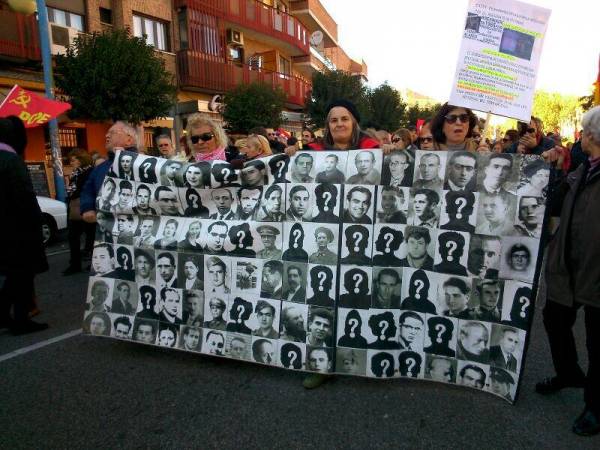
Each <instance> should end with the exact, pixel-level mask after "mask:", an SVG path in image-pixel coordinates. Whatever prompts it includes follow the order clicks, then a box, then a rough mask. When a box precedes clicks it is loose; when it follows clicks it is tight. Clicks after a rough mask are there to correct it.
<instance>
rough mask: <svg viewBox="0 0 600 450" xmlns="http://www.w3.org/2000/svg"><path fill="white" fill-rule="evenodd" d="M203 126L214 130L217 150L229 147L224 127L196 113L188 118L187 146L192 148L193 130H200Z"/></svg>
mask: <svg viewBox="0 0 600 450" xmlns="http://www.w3.org/2000/svg"><path fill="white" fill-rule="evenodd" d="M202 125H206V126H207V127H209V128H210V129H211V130H212V133H213V134H214V135H215V142H216V143H217V148H225V147H227V144H228V139H227V135H226V134H225V130H223V127H222V126H221V125H219V124H218V123H217V122H215V121H214V120H212V119H209V118H207V117H204V116H202V115H201V114H200V113H196V114H192V115H191V116H190V117H189V118H188V122H187V127H186V128H185V130H186V132H187V144H188V146H189V147H190V148H192V128H198V127H201V126H202Z"/></svg>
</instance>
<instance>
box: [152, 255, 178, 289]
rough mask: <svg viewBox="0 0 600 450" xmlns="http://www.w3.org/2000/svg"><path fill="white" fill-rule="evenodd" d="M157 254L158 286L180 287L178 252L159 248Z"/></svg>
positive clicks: (159, 287) (160, 287) (158, 287)
mask: <svg viewBox="0 0 600 450" xmlns="http://www.w3.org/2000/svg"><path fill="white" fill-rule="evenodd" d="M155 255H156V287H157V289H162V288H164V287H169V288H178V287H179V283H178V281H177V253H176V252H171V251H161V250H158V251H156V253H155Z"/></svg>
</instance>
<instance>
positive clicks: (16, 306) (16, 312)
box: [0, 271, 34, 323]
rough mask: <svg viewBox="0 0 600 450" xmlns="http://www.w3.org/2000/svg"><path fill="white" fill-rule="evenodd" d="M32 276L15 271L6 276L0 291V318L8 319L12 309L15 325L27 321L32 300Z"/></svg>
mask: <svg viewBox="0 0 600 450" xmlns="http://www.w3.org/2000/svg"><path fill="white" fill-rule="evenodd" d="M33 278H34V275H33V274H31V273H26V272H25V271H17V272H14V273H9V274H7V275H6V280H5V281H4V286H3V287H2V289H0V308H1V309H0V317H1V318H2V319H8V318H9V317H10V310H11V307H13V318H14V320H15V322H17V323H23V322H25V321H27V319H28V314H29V305H30V304H31V300H32V298H33Z"/></svg>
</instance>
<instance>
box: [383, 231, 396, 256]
mask: <svg viewBox="0 0 600 450" xmlns="http://www.w3.org/2000/svg"><path fill="white" fill-rule="evenodd" d="M383 240H384V241H385V250H384V251H385V253H389V252H390V251H391V250H390V245H392V242H393V240H394V235H393V234H392V233H385V234H384V235H383Z"/></svg>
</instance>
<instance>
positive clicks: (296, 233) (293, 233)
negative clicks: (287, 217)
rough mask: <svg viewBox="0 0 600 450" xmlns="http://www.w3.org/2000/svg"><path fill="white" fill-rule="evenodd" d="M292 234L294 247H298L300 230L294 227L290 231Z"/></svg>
mask: <svg viewBox="0 0 600 450" xmlns="http://www.w3.org/2000/svg"><path fill="white" fill-rule="evenodd" d="M292 236H294V248H298V240H299V239H300V236H302V231H300V230H299V229H298V228H296V229H295V230H294V231H292Z"/></svg>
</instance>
